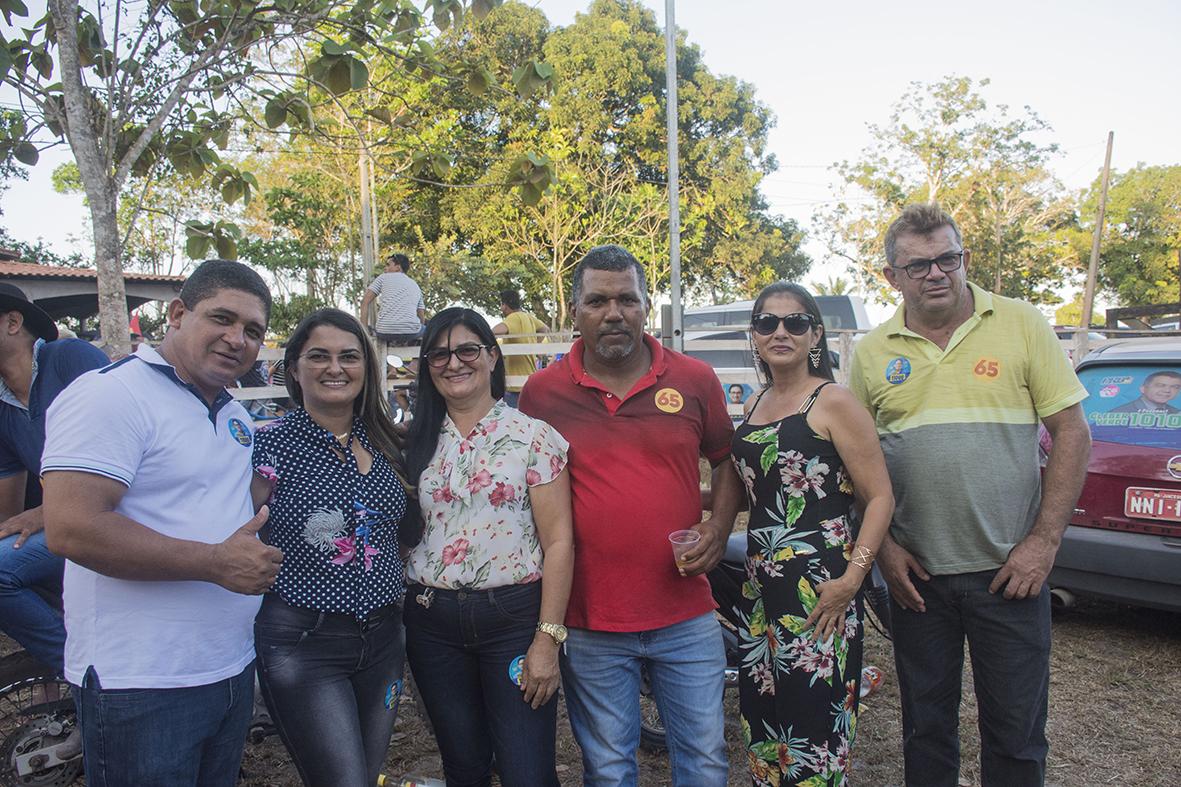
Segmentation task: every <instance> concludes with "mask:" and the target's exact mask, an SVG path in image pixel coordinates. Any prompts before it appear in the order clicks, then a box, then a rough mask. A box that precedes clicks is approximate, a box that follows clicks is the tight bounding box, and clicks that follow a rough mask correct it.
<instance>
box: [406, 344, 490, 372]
mask: <svg viewBox="0 0 1181 787" xmlns="http://www.w3.org/2000/svg"><path fill="white" fill-rule="evenodd" d="M491 346H492V345H489V344H461V345H459V346H458V347H456V348H455V349H454V350H449V349H447V348H446V347H435V348H433V349H430V350H427V351H426V352H425V353H423V354H422V357H423V358H425V359H426V362H427V364H428V365H430V366H432V367H433V368H435V369H442V368H443V367H444V366H446V365H447V364H449V363H451V356H452V355H454V356H455V357H456V358H458V359H459V360H461V361H463V362H464V363H471V362H472V361H474V360H476V359H477V358H479V357H480V353H481V352H483V351H484V350H485V348H491Z"/></svg>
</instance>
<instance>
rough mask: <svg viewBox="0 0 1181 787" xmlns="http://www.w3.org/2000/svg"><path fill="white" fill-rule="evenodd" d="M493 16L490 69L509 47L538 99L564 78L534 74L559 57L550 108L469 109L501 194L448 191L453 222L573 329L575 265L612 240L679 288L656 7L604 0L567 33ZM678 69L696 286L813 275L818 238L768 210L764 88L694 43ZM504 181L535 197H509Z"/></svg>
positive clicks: (654, 282)
mask: <svg viewBox="0 0 1181 787" xmlns="http://www.w3.org/2000/svg"><path fill="white" fill-rule="evenodd" d="M510 9H512V11H511V13H510ZM489 22H494V23H496V27H497V29H496V33H497V40H498V42H499V43H498V44H497V47H496V48H495V50H493V51H489V52H488V65H487V67H488V68H489V70H492V71H497V70H499V69H502V68H503V65H502V64H503V60H502V58H506V57H507V56H511V57H512V59H513V60H515V61H516V62H521V63H525V64H526V65H525V66H520V67H518V68H517V69H516V70H515V71H514V73H513V81H514V84H515V85H516V87H517V89H518V91H519V93H520V94H522V95H529V94H531V90H532V87H531V83H530V80H532V79H534V78H536V77H538V76H544V77H546V78H547V79H548V78H549V77H550V76H551V74H550V72H549V71H548V70H544V71H538V70H534V71H530V70H529V67H528V64H529V63H530V62H533V61H543V62H544V63H546V64H549V66H551V67H552V69H553V74H552V85H551V86H550V87H549V88H548V90H549V95H548V97H547V99H546V100H545V101H544V102H543V103H537V104H526V105H522V104H521V102H519V101H517V100H515V99H511V98H510V99H502V98H500V97H499V96H492V97H491V100H490V101H488V102H484V103H482V104H478V105H466V106H462V107H460V109H461V110H462V113H461V115H460V118H459V120H460V123H461V124H462V125H463V128H464V129H465V130H466V131H467V132H468V134H470V135H478V136H479V137H480V138H481V139H482V140H483V142H482V143H476V144H474V145H470V146H469V147H470V148H473V149H474V150H475V151H477V152H476V153H474V154H473V155H477V156H479V158H481V159H491V160H493V161H494V162H495V163H493V164H492V165H491V166H489V167H488V174H487V175H485V176H484V177H482V178H480V183H482V184H484V185H486V186H487V187H488V188H486V189H484V190H464V191H461V192H458V193H455V194H453V195H449V196H448V197H446V198H445V207H446V208H447V209H448V210H446V211H445V212H444V217H445V226H446V227H448V228H451V229H453V230H454V231H455V233H456V234H457V236H458V237H461V238H466V239H467V240H468V241H469V242H470V243H472V244H473V245H474V246H475V247H476V248H477V249H478V250H479V251H480V252H481V253H482V255H483V256H484V257H486V258H488V259H490V260H495V261H497V263H498V264H499V265H501V266H504V265H507V264H510V263H511V264H513V265H515V266H518V267H520V268H522V269H524V270H525V271H527V274H526V275H525V276H524V277H523V278H520V279H518V280H517V282H518V284H519V286H521V287H522V288H524V289H525V291H526V292H527V294H528V295H529V298H530V300H531V301H534V302H541V303H542V304H543V306H544V308H543V309H542V310H541V311H542V313H546V314H551V315H554V316H555V318H556V322H557V323H558V324H562V323H564V322H565V313H566V307H567V305H568V304H567V300H568V297H567V295H568V293H567V288H568V279H569V275H570V272H571V270H572V268H573V266H574V264H575V263H576V262H577V261H578V259H579V258H581V256H582V255H583V254H585V253H586V251H587V250H589V249H590V248H591V247H592V246H595V245H597V244H601V243H619V244H621V245H623V246H625V247H627V248H629V249H630V250H631V251H632V252H633V253H634V254H635V255H636V256H637V258H638V259H639V260H640V261H641V262H642V263H643V264H644V265H645V268H646V270H647V274H648V285H649V288H650V289H651V290H652V291H653V292H655V293H659V292H660V291H662V290H664V289H666V288H667V286H668V280H669V263H668V259H669V250H668V196H667V192H666V190H665V183H666V182H667V177H668V176H667V171H666V159H667V154H666V148H665V109H664V93H665V74H664V65H665V60H664V43H663V33H662V30H661V28H660V26H659V25H658V24H657V21H656V18H655V16H654V14H653V13H652V12H651V11H649V10H648V9H647V8H645V7H644V5H643V4H642V3H639V2H635V1H634V0H597V1H596V2H594V3H592V4H591V7H590V8H589V10H588V11H587V12H586V13H584V14H580V15H579V16H578V17H577V18H576V20H575V22H574V23H573V24H572V25H570V26H569V27H565V28H556V29H552V28H550V27H549V26H548V25H547V24H546V23H545V21H544V18H539V15H537V14H535V13H530V12H528V11H525V10H523V9H519V8H513V7H511V6H506V7H505V8H504V9H502V11H501V12H500V13H498V14H495V15H493V16H492V17H490V18H489ZM489 37H490V38H491V36H489ZM678 71H679V74H680V88H679V90H680V101H681V103H680V115H679V117H680V131H679V146H680V153H681V205H680V211H681V217H682V222H681V223H682V235H681V237H682V259H683V275H684V281H685V283H686V286H687V288H688V290H689V291H690V292H692V293H695V294H697V296H698V297H704V298H710V299H718V300H721V299H726V298H729V297H732V296H744V295H750V294H752V293H753V292H754V291H756V290H757V289H758V288H759V287H760V286H762V285H763V284H766V283H769V282H770V281H773V280H774V279H776V278H780V277H788V278H796V277H798V276H799V275H800V274H802V273H803V272H804V271H805V270H806V269H807V267H808V264H809V260H808V258H807V257H806V255H804V254H803V253H802V252H801V251H800V244H801V243H802V240H803V233H802V232H801V230H800V228H799V227H798V226H797V225H796V224H795V223H794V222H791V221H786V220H783V219H780V218H778V217H774V216H770V215H768V213H767V211H766V204H765V202H764V201H763V200H762V199H761V197H760V196H759V194H758V185H759V182H760V180H761V178H762V177H763V175H764V174H766V173H768V172H771V171H773V169H774V162H773V161H772V160H771V159H770V158H769V157H768V156H767V155H766V153H765V146H766V135H767V132H768V130H769V129H770V127H771V125H772V123H773V117H772V115H771V113H770V111H769V110H768V109H767V108H766V107H765V106H763V105H762V104H760V103H758V101H757V100H756V99H755V97H754V92H753V89H752V88H751V87H750V86H749V85H746V84H744V83H741V82H739V81H737V80H735V79H732V78H729V77H719V76H716V75H714V74H712V73H711V72H710V71H709V69H708V68H707V67H706V66H705V64H704V62H703V60H702V55H701V52H700V51H699V50H698V49H697V48H696V47H693V46H690V45H688V44H686V43H684V42H682V43H680V44H679V46H678ZM481 148H482V150H481ZM460 166H462V163H461V164H460ZM503 182H508V183H510V184H512V185H515V186H516V187H517V188H518V190H519V194H520V197H521V199H520V200H515V199H508V198H506V197H505V196H504V195H503V194H500V193H497V191H496V190H495V189H494V186H495V185H496V184H498V183H503Z"/></svg>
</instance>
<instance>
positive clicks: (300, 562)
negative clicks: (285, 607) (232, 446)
mask: <svg viewBox="0 0 1181 787" xmlns="http://www.w3.org/2000/svg"><path fill="white" fill-rule="evenodd" d="M351 440H359V441H360V443H361V445H362V446H364V447H365V448H366V450H368V451H369V453H371V454H372V455H373V466H372V467H371V468H370V470H369V472H368V473H366V474H364V475H362V474H361V471H360V469H359V468H358V466H357V460H356V457H354V456H353V453H352V451H351V450H349V449H345V450H344V452H343V455H342V454H341V453H340V452H338V451H337V450H336V449H337V448H340V447H341V444H340V443H338V442H337V441H336V438H335V437H333V435H332V433H331V432H329V431H328V430H327V429H325V428H323V427H322V426H320V425H319V424H317V423H316V422H315V421H313V420H312V418H311V416H310V415H308V413H307V411H306V410H304V409H302V408H301V409H298V410H292V411H290V412H288V413H287V415H285V416H283V418H281V419H280V420H279V421H277V422H276V423H275V424H274V425H272V426H268V427H266V428H264V429H261V430H259V431H258V432H257V433H256V434H255V440H254V459H253V461H254V468H255V471H256V472H258V473H260V474H262V475H264V476H268V477H274V478H276V479H277V481H276V484H275V488H274V494H273V496H272V499H271V501H270V503H269V505H270V511H271V515H270V519H269V521H268V522H267V527H266V530H265V531H264V532H265V534H266V541H267V543H269V544H271V545H273V546H276V547H278V548H279V549H281V550H283V565H282V567H281V568H280V570H279V576H278V578H277V579H276V580H275V585H274V589H273V592H275V593H278V594H279V596H280V597H281V598H282V599H283V600H284V601H286V602H287V603H288V604H291V605H292V606H296V607H303V608H305V609H314V610H318V611H320V612H337V613H345V614H349V615H353V616H354V617H356V618H358V619H362V618H364V617H366V616H367V615H368V614H369V613H370V612H372V611H373V610H375V609H379V608H381V607H384V606H386V605H388V604H391V603H394V602H395V601H398V600H399V599H401V597H402V594H403V592H404V586H403V570H402V560H401V557H400V556H399V553H398V523H399V521H400V520H401V519H402V517H403V515H404V514H405V513H406V493H405V491H404V490H403V488H402V484H401V482H400V481H399V480H398V477H397V476H396V475H395V474H394V471H393V468H392V467H391V466H390V463H389V461H388V460H387V459H386V458H385V456H383V455H382V454H381V453H380V452H379V451H377V450H375V449H374V448H373V446H372V445H371V444H370V443H369V437H368V435H367V434H366V432H365V426H364V424H362V423H361V419H360V418H354V419H353V431H352V437H351ZM350 445H351V443H350Z"/></svg>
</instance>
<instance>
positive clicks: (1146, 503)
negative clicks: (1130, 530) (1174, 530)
mask: <svg viewBox="0 0 1181 787" xmlns="http://www.w3.org/2000/svg"><path fill="white" fill-rule="evenodd" d="M1124 516H1129V517H1131V516H1134V517H1140V518H1141V519H1160V520H1163V521H1165V522H1181V489H1151V488H1148V487H1142V486H1129V487H1128V490H1127V491H1126V492H1125V493H1124Z"/></svg>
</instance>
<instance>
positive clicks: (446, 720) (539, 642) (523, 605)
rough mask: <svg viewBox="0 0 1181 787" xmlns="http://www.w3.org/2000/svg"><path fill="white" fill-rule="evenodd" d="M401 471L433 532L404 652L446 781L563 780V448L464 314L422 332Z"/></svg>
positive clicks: (566, 573)
mask: <svg viewBox="0 0 1181 787" xmlns="http://www.w3.org/2000/svg"><path fill="white" fill-rule="evenodd" d="M419 370H420V371H419V381H418V386H419V387H418V404H417V412H416V415H415V418H414V421H413V422H412V423H411V428H410V436H409V446H408V450H407V455H406V467H407V474H408V476H409V478H410V480H411V482H412V483H416V484H417V486H418V499H419V501H420V504H421V506H422V512H423V520H424V523H425V530H424V533H423V538H422V541H421V542H420V543H419V544H418V545H417V546H416V547H415V548H414V549H413V550H412V551H411V552H410V556H409V557H408V558H407V564H406V566H407V577H408V581H409V584H408V587H407V597H406V608H405V621H406V656H407V658H408V659H409V661H410V669H411V670H412V671H413V673H414V678H415V682H416V684H417V686H418V690H419V693H420V694H421V696H422V699H423V702H424V703H425V705H426V708H427V713H428V714H429V715H430V718H431V722H432V724H433V725H434V728H435V737H436V738H437V739H438V742H439V751H440V753H441V754H442V756H443V770H444V772H445V773H446V776H447V784H448V785H450V787H458V786H459V785H488V784H490V783H491V777H492V768H493V762H494V761H495V765H496V770H497V772H498V774H499V776H500V783H501V784H502V785H504V787H547V786H548V785H557V784H558V777H557V770H556V763H555V753H556V752H555V736H556V724H557V697H556V695H555V692H556V691H557V688H558V675H559V673H558V647H559V646H560V645H561V643H562V642H563V641H564V640H565V638H566V629H565V627H564V626H563V625H562V621H563V619H564V618H565V616H566V601H567V599H568V598H569V595H570V578H571V572H572V570H573V564H574V546H573V545H574V539H573V528H572V524H571V514H570V480H569V473H568V472H567V470H566V449H567V443H566V441H565V440H564V439H563V438H562V436H561V435H560V434H558V432H557V431H556V430H555V429H553V427H551V426H549V425H548V424H546V423H544V422H542V421H538V420H536V419H534V418H530V417H528V416H526V415H524V414H523V413H521V412H520V411H519V410H516V409H514V408H511V407H509V406H508V405H507V404H505V402H504V400H503V399H502V397H503V396H504V390H505V373H504V359H503V357H502V356H501V354H500V350H499V348H498V347H497V345H496V339H495V337H494V336H493V333H492V329H491V328H489V327H488V323H487V322H486V321H485V320H484V318H483V317H481V316H480V315H478V314H476V313H475V312H473V311H471V310H470V309H445V310H443V311H441V312H439V314H437V315H435V317H434V318H433V319H431V321H430V322H429V323H427V326H426V330H425V333H424V336H423V342H422V352H421V354H420V356H419Z"/></svg>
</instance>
